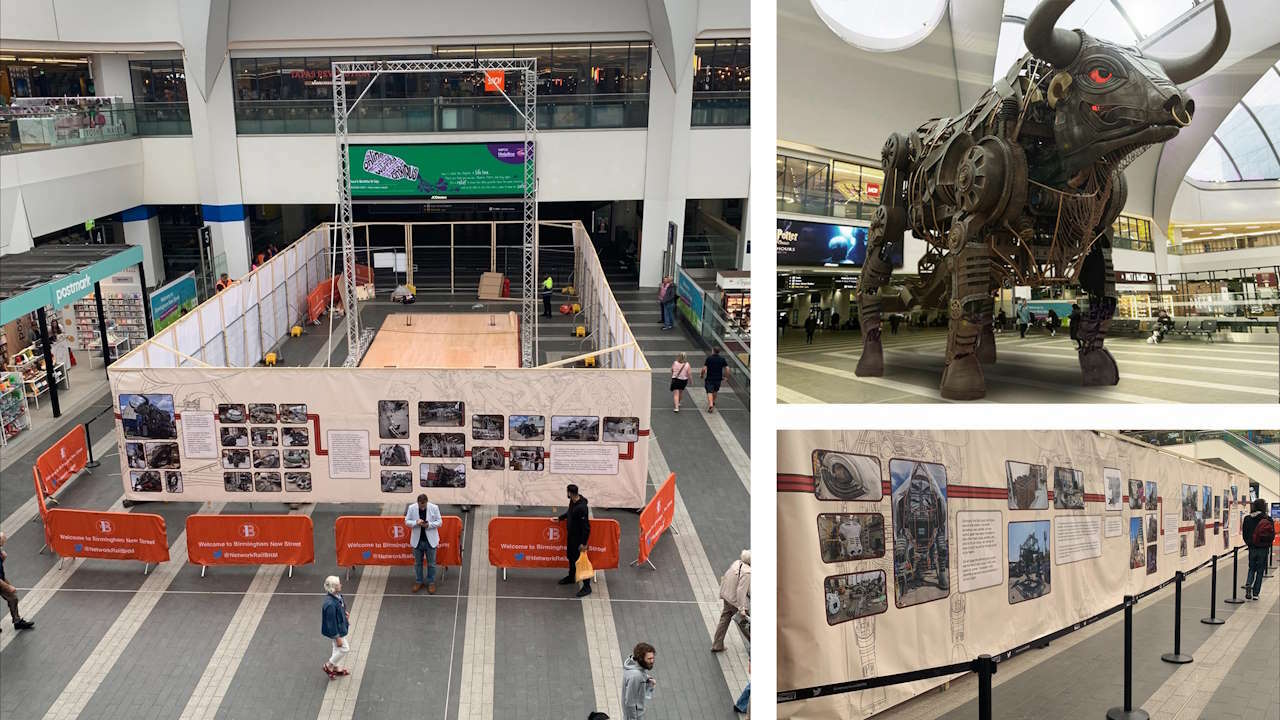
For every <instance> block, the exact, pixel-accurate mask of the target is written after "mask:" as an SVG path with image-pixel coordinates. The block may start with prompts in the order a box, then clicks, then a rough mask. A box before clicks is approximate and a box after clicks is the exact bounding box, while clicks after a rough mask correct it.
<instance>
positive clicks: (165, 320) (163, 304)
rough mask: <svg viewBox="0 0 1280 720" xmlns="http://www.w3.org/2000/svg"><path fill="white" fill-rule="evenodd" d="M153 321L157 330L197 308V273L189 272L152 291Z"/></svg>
mask: <svg viewBox="0 0 1280 720" xmlns="http://www.w3.org/2000/svg"><path fill="white" fill-rule="evenodd" d="M150 297H151V322H152V325H153V327H154V328H155V331H156V332H160V331H161V330H163V329H165V328H167V327H169V326H170V325H172V324H174V323H175V322H177V321H178V318H180V317H182V316H183V315H185V314H187V313H189V312H191V311H192V310H194V309H195V308H196V305H197V300H196V275H195V273H190V272H189V273H187V274H186V275H183V276H182V277H180V278H178V279H176V280H174V281H172V282H169V283H165V284H164V285H162V286H160V287H158V288H156V289H155V290H152V291H151V296H150Z"/></svg>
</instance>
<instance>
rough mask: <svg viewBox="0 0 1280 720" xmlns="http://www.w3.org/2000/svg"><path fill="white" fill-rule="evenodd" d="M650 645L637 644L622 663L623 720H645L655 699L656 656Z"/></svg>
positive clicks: (644, 643)
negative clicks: (646, 713)
mask: <svg viewBox="0 0 1280 720" xmlns="http://www.w3.org/2000/svg"><path fill="white" fill-rule="evenodd" d="M656 654H657V653H656V652H655V651H654V649H653V646H652V645H650V644H649V643H646V642H642V643H637V644H636V646H635V649H633V650H632V651H631V655H629V656H628V657H627V658H626V659H625V660H623V661H622V718H623V720H644V714H645V709H646V708H648V707H649V701H650V700H652V699H653V690H654V688H655V687H657V684H658V682H657V681H656V680H654V679H653V663H654V658H655V656H656Z"/></svg>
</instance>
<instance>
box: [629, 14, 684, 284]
mask: <svg viewBox="0 0 1280 720" xmlns="http://www.w3.org/2000/svg"><path fill="white" fill-rule="evenodd" d="M648 8H649V19H650V24H651V25H653V27H654V29H655V37H654V53H653V60H652V65H653V67H652V70H651V71H650V73H649V131H648V144H647V147H646V150H645V171H644V177H645V179H644V217H643V219H642V224H641V233H640V284H641V285H643V286H656V285H658V283H659V282H660V281H661V279H662V253H663V251H664V250H665V249H666V246H667V223H668V222H674V223H675V224H676V228H677V232H676V243H675V248H674V250H673V252H674V253H675V259H676V264H677V265H678V264H679V263H680V253H681V251H682V249H683V238H684V230H685V228H684V206H685V200H686V197H685V196H686V193H687V185H688V176H689V124H690V122H691V121H692V118H693V42H694V35H695V33H696V25H697V22H696V19H697V3H674V2H668V1H666V0H662V1H660V0H649V1H648ZM691 13H692V14H691Z"/></svg>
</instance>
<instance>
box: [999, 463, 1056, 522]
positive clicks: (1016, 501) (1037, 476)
mask: <svg viewBox="0 0 1280 720" xmlns="http://www.w3.org/2000/svg"><path fill="white" fill-rule="evenodd" d="M1004 467H1005V475H1006V476H1007V477H1008V479H1009V509H1010V510H1044V509H1046V508H1048V507H1049V480H1048V478H1049V474H1048V472H1047V471H1046V470H1045V466H1044V465H1035V464H1032V463H1024V462H1018V461H1016V460H1007V461H1005V464H1004Z"/></svg>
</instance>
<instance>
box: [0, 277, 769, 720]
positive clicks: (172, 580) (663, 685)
mask: <svg viewBox="0 0 1280 720" xmlns="http://www.w3.org/2000/svg"><path fill="white" fill-rule="evenodd" d="M654 292H655V291H654V290H653V289H643V290H641V289H634V288H632V289H629V290H628V289H622V290H617V295H618V298H619V301H620V303H621V304H622V306H623V309H624V312H627V313H628V319H629V321H630V324H631V327H632V328H633V330H634V331H635V332H636V334H637V335H638V336H639V338H640V343H641V346H642V348H643V349H644V350H645V352H646V353H647V354H648V355H649V357H650V363H651V364H653V365H654V366H655V367H656V368H658V369H659V371H655V374H654V376H655V384H654V396H653V402H654V411H653V421H652V426H653V438H654V440H655V442H652V443H651V444H650V447H651V457H650V480H651V485H652V484H653V483H658V482H661V481H662V480H664V479H665V478H666V473H667V472H668V468H670V470H671V471H675V472H676V473H677V476H678V478H688V479H689V481H688V482H684V483H681V482H680V480H679V479H678V480H677V484H678V488H679V495H678V502H677V516H676V527H677V529H678V530H679V533H680V534H679V535H675V534H672V535H670V536H668V537H665V538H664V539H663V540H662V541H661V542H660V543H659V544H658V545H657V546H656V547H655V548H654V551H653V554H652V559H653V562H654V564H655V565H656V566H657V569H656V570H653V569H650V568H648V567H642V568H633V567H629V566H625V564H624V567H622V568H620V569H618V570H616V571H611V572H609V573H608V575H607V578H606V583H605V585H606V586H607V592H605V590H606V588H601V592H597V593H596V594H594V595H592V596H591V598H590V599H588V600H586V601H585V603H584V601H581V600H578V599H576V598H574V597H573V596H572V592H573V591H572V588H569V589H566V588H565V587H563V586H559V585H556V584H555V579H556V578H557V577H558V575H557V574H556V573H555V572H552V571H545V572H533V571H526V572H511V573H509V574H508V579H507V580H505V581H503V580H502V579H501V577H500V573H499V572H498V571H496V570H494V569H492V568H490V567H488V563H487V560H486V559H485V557H484V556H483V555H482V554H481V553H479V552H475V551H472V552H470V553H469V555H468V556H467V557H466V558H465V559H464V562H465V563H467V565H468V566H464V567H463V568H460V569H457V568H455V569H451V571H450V572H449V574H448V576H447V577H446V578H445V579H444V580H443V581H442V582H441V583H440V584H439V592H438V593H437V594H436V595H434V596H427V595H425V594H422V593H419V594H413V593H410V592H409V590H410V588H409V586H410V585H411V583H412V571H411V570H410V569H407V568H392V569H390V571H389V572H387V570H386V569H380V568H366V569H364V570H363V571H361V570H356V571H355V572H353V573H352V574H351V577H350V579H349V580H346V581H344V594H345V595H346V596H347V598H348V599H349V601H350V603H351V609H352V617H353V621H354V622H353V627H352V640H353V645H354V647H355V650H354V651H353V653H352V656H350V662H351V665H352V667H353V668H354V669H355V671H354V672H353V675H352V677H350V678H346V679H343V680H340V681H335V683H342V685H335V684H331V683H330V682H329V681H328V680H327V679H326V678H325V677H324V675H323V674H322V673H321V672H320V665H321V664H322V663H323V662H324V660H325V658H326V657H327V656H328V653H329V647H328V644H327V642H326V641H325V640H324V639H323V638H322V637H321V636H320V635H319V632H318V630H319V627H318V624H319V623H318V617H317V616H318V614H319V606H320V601H321V596H322V594H323V591H322V590H321V587H320V585H321V580H322V578H323V577H324V576H325V575H328V574H331V573H337V574H339V575H343V576H345V573H343V572H341V571H340V570H339V569H338V568H335V567H333V565H332V563H333V557H334V555H333V534H332V532H330V531H329V528H330V527H331V526H332V524H333V519H334V518H335V517H336V516H337V515H338V514H339V513H340V512H342V513H348V512H359V513H376V512H379V508H378V507H377V506H346V507H343V506H338V505H316V506H303V507H302V508H301V509H299V510H298V512H310V513H311V514H312V517H313V521H314V523H315V526H316V536H315V542H316V559H317V562H316V564H315V565H311V566H307V567H301V568H297V569H295V572H294V574H293V577H292V578H290V577H288V576H287V575H286V574H285V573H284V572H283V569H282V568H266V567H264V568H254V567H234V566H232V567H218V568H216V569H212V570H211V571H210V572H209V574H208V577H205V578H203V579H202V578H200V571H199V568H198V567H194V566H191V565H189V564H185V563H182V562H181V560H182V558H184V557H185V553H180V552H178V546H183V543H184V542H185V541H184V540H182V538H181V537H180V533H181V532H182V528H183V525H184V522H183V520H184V518H185V516H186V515H187V514H189V513H192V512H195V511H196V510H197V509H199V508H197V506H195V505H192V504H174V505H156V504H150V505H139V506H137V508H136V509H137V510H138V511H145V512H159V513H160V514H162V515H163V516H165V519H166V525H167V527H168V528H169V535H170V537H169V541H170V543H171V546H173V544H174V543H177V546H173V547H171V550H170V552H171V555H172V556H173V557H174V560H173V562H172V567H167V568H164V570H163V571H161V570H153V572H152V575H151V576H144V575H143V573H142V569H141V568H140V567H139V566H137V565H135V564H132V563H111V562H107V561H99V560H87V561H82V562H75V563H73V562H70V561H68V562H67V563H66V564H65V567H63V568H61V569H59V568H58V567H57V562H56V560H55V559H54V558H52V557H51V556H50V555H49V554H48V553H47V552H46V553H44V554H40V553H39V552H38V551H39V549H40V546H41V544H42V541H43V539H42V534H41V532H40V526H39V524H38V523H37V522H32V521H31V520H30V518H31V517H32V515H31V514H30V513H28V514H26V515H24V514H23V513H24V512H26V511H25V510H24V508H27V507H28V505H27V503H28V501H29V499H30V497H31V491H32V486H31V476H30V470H29V467H30V463H31V459H32V458H30V457H26V456H25V455H24V456H19V457H15V458H14V459H13V460H12V461H10V464H9V467H7V468H6V469H5V470H4V472H3V473H2V474H0V521H2V522H3V523H4V525H5V528H6V530H10V531H11V532H10V540H9V543H8V545H7V546H6V550H7V551H8V554H9V559H8V560H7V561H6V563H5V569H6V571H7V573H8V575H9V578H10V580H11V581H13V582H14V583H15V584H17V585H18V587H19V588H20V593H21V595H22V596H23V608H24V614H25V615H27V616H28V617H30V618H31V619H32V620H34V621H35V622H36V624H37V627H36V629H35V630H33V631H25V632H15V631H14V630H13V629H12V626H11V624H10V623H9V621H8V619H7V618H6V619H4V620H3V621H0V630H3V632H2V633H0V715H3V717H4V720H9V718H15V719H23V720H25V719H26V718H41V717H77V716H79V717H86V718H88V717H92V718H95V719H100V720H110V719H113V718H120V719H128V720H133V719H135V718H178V717H182V718H244V717H275V718H313V717H315V718H379V717H392V718H400V717H409V716H412V717H433V718H449V719H452V718H459V719H463V718H465V719H467V720H470V719H471V718H479V719H482V720H491V719H493V718H512V717H522V718H530V719H533V718H580V717H586V715H587V713H588V711H590V710H593V709H596V708H597V707H599V708H600V709H605V710H606V711H608V712H610V714H611V715H614V716H615V717H616V716H617V702H618V695H619V694H620V689H621V688H620V686H619V678H620V664H621V659H622V657H623V655H624V654H625V653H626V652H628V651H629V650H630V648H631V647H632V646H633V645H634V644H635V643H636V642H638V641H641V640H644V641H647V642H650V643H652V644H653V645H655V646H656V647H657V649H658V663H657V667H656V675H657V678H658V682H659V685H658V692H657V694H656V696H655V699H654V701H653V704H652V705H651V706H650V710H651V715H652V716H653V717H657V718H685V719H687V720H703V719H705V718H710V719H715V718H725V719H726V720H727V719H728V718H732V717H734V714H733V712H732V710H731V709H730V703H731V702H732V700H733V699H734V698H735V697H736V696H737V694H738V692H739V691H740V690H741V688H742V685H743V684H745V683H746V680H747V676H746V667H747V661H746V650H745V647H744V643H743V642H742V640H741V638H734V637H732V636H731V639H730V650H729V652H728V653H724V654H721V655H713V654H712V653H711V652H709V648H710V644H711V630H712V629H713V627H714V621H715V617H716V615H717V614H718V612H719V603H718V601H717V600H716V594H717V590H718V578H719V574H720V573H721V572H723V571H724V569H725V568H726V567H727V566H728V565H729V564H730V562H732V560H734V559H736V558H737V556H738V553H739V551H740V550H741V549H742V548H743V547H746V546H747V545H748V544H749V543H750V529H749V523H748V521H747V519H748V518H749V505H750V497H749V494H748V490H747V485H748V483H747V480H746V478H745V477H744V476H743V473H744V472H745V467H746V466H745V463H744V459H745V458H746V457H748V454H749V452H750V417H749V414H748V411H747V409H748V405H747V402H746V398H744V397H739V396H737V395H735V394H734V393H732V392H726V393H725V394H724V395H722V397H721V399H720V401H719V403H718V408H717V413H716V414H715V415H714V416H712V415H709V414H707V413H706V411H705V398H704V397H695V398H694V399H693V401H692V402H690V401H689V400H686V404H685V406H684V411H682V412H681V413H680V414H678V415H677V414H675V413H672V412H670V407H671V398H670V394H669V393H668V392H667V388H666V381H665V379H664V378H663V377H661V375H662V374H663V373H665V367H666V366H667V365H669V364H670V362H671V358H673V357H674V355H675V353H676V352H679V351H681V350H684V351H688V352H690V355H691V357H693V358H695V361H694V364H695V366H697V365H698V364H699V361H698V360H697V358H700V357H701V353H700V352H694V348H695V342H694V340H693V339H692V337H691V336H687V335H685V334H684V333H683V332H681V331H679V330H677V331H672V332H664V331H661V330H660V329H659V327H658V323H657V321H656V313H653V312H650V311H651V310H652V306H653V302H652V297H653V294H654ZM453 302H454V304H455V305H456V306H457V307H456V309H467V308H469V307H470V305H471V304H472V302H473V301H472V300H470V298H464V297H461V296H458V297H457V299H456V300H454V301H453ZM444 307H447V305H445V304H442V305H441V306H431V307H424V308H423V309H424V310H435V311H440V310H441V309H442V308H444ZM397 309H401V308H400V307H399V306H393V305H382V304H376V303H374V304H367V305H366V306H365V307H364V309H363V310H362V320H363V321H364V322H365V323H371V322H372V323H376V322H378V321H379V320H380V315H381V314H385V313H386V312H390V311H392V310H397ZM569 322H570V321H569V319H567V318H562V317H560V316H557V317H555V318H553V319H552V320H551V321H550V322H548V323H546V324H544V325H543V327H542V332H541V335H542V337H543V338H546V339H545V340H544V341H543V342H542V343H541V351H542V354H543V357H548V356H553V355H561V356H562V355H563V353H565V352H566V351H569V350H576V349H577V347H578V341H577V340H574V339H572V338H570V337H569V332H568V330H569ZM333 355H334V357H336V358H337V359H338V361H339V362H341V358H343V357H345V348H344V347H342V344H340V343H339V344H336V346H335V347H334V348H333ZM324 356H325V342H324V328H323V327H318V328H309V329H308V333H307V334H306V335H304V337H303V338H301V339H296V340H293V341H290V344H289V345H286V346H285V349H284V360H285V362H286V363H287V364H292V365H310V364H316V363H317V362H323V359H324ZM92 400H93V403H92V404H93V406H94V407H97V406H98V405H103V406H105V405H106V404H107V403H108V399H107V396H106V394H105V392H104V393H101V396H100V397H96V398H93V399H92ZM74 420H75V418H68V419H67V421H66V423H67V426H69V423H70V422H72V421H74ZM59 429H62V428H61V427H59V428H50V430H51V433H50V438H49V439H48V440H47V441H46V442H44V443H41V447H43V446H45V445H47V444H48V442H51V440H52V437H53V436H54V435H52V432H56V430H59ZM91 430H92V435H93V438H94V439H95V440H100V439H101V438H103V437H104V435H105V433H106V430H107V427H106V425H105V423H103V424H95V425H94V426H92V428H91ZM63 431H64V432H65V430H63ZM103 447H110V442H109V440H108V441H107V442H106V443H104V445H103ZM107 452H109V453H114V449H110V450H108V451H107ZM6 459H8V458H6ZM116 467H118V466H117V463H116V462H115V461H114V458H113V457H110V456H109V457H107V458H106V462H104V464H103V465H102V467H101V468H99V469H98V470H96V471H94V472H93V473H91V474H86V475H84V476H82V477H81V478H79V479H77V480H75V481H74V482H73V483H72V484H71V485H70V486H69V487H68V488H67V489H66V490H65V491H64V494H63V497H62V502H63V506H64V507H93V508H107V507H110V506H112V504H113V503H118V501H119V500H120V494H121V485H120V479H119V473H118V470H116V469H115V468H116ZM442 509H443V510H444V512H446V513H454V514H456V513H458V512H459V509H458V508H450V507H446V508H442ZM247 510H249V509H248V508H246V507H244V506H242V505H227V506H225V507H220V508H218V507H215V508H204V509H203V510H202V511H203V512H217V511H221V512H224V513H235V512H245V511H247ZM252 511H254V512H264V511H274V512H280V511H283V508H278V507H277V508H272V507H267V506H263V505H262V504H256V505H254V506H253V508H252ZM495 511H498V512H501V513H503V514H507V513H515V512H538V513H542V512H545V509H534V508H526V509H517V508H476V509H474V510H473V511H472V512H471V513H469V514H465V515H463V517H464V518H466V536H465V539H464V547H466V548H479V547H483V544H484V543H483V538H482V537H480V535H481V534H482V533H483V530H482V529H481V528H483V527H484V522H483V519H484V517H485V516H486V514H491V513H493V512H495ZM594 512H595V513H596V514H597V515H598V516H600V517H611V518H614V519H616V520H617V521H618V522H619V523H620V524H621V526H622V556H623V558H624V559H625V558H628V557H634V555H635V552H636V537H637V533H638V529H637V517H636V515H635V514H634V513H633V512H630V511H622V510H609V509H605V508H595V510H594ZM459 570H461V571H459ZM33 586H35V587H36V588H37V589H32V588H33ZM50 590H55V591H53V592H49V591H50ZM42 597H43V598H45V601H44V602H43V603H39V602H38V601H39V600H40V599H41V598H42ZM362 606H363V607H362ZM77 678H78V679H77Z"/></svg>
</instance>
